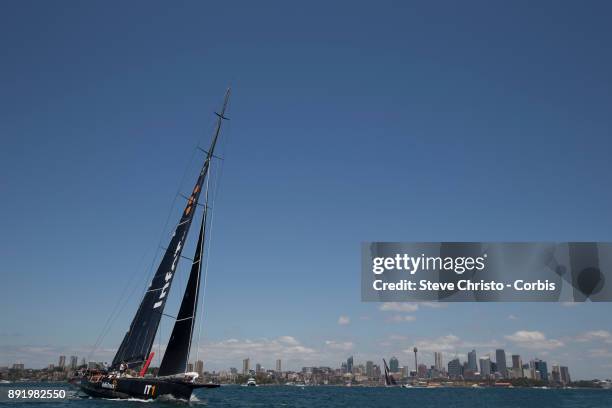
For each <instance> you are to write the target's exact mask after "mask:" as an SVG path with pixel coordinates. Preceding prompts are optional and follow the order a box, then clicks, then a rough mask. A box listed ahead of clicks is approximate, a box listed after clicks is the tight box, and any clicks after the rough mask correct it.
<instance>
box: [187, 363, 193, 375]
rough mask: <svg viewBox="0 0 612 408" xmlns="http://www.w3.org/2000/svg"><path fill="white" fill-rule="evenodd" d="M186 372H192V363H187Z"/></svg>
mask: <svg viewBox="0 0 612 408" xmlns="http://www.w3.org/2000/svg"><path fill="white" fill-rule="evenodd" d="M187 372H188V373H192V372H193V363H187Z"/></svg>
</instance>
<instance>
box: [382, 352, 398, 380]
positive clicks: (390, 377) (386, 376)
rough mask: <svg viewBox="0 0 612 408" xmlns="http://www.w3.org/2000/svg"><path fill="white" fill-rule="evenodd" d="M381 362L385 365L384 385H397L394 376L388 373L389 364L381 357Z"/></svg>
mask: <svg viewBox="0 0 612 408" xmlns="http://www.w3.org/2000/svg"><path fill="white" fill-rule="evenodd" d="M383 364H384V366H385V385H386V386H387V387H389V386H393V385H397V382H396V381H395V378H393V376H392V375H391V374H389V366H388V365H387V361H385V359H384V358H383Z"/></svg>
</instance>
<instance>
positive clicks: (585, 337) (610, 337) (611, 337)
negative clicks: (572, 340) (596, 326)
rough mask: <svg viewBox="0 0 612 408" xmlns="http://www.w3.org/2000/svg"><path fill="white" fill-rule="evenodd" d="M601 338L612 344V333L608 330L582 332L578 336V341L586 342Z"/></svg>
mask: <svg viewBox="0 0 612 408" xmlns="http://www.w3.org/2000/svg"><path fill="white" fill-rule="evenodd" d="M594 340H600V341H603V342H604V343H609V344H612V333H610V332H609V331H607V330H592V331H588V332H586V333H583V334H581V335H580V336H578V337H577V338H576V341H580V342H586V341H594Z"/></svg>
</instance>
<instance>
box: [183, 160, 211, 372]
mask: <svg viewBox="0 0 612 408" xmlns="http://www.w3.org/2000/svg"><path fill="white" fill-rule="evenodd" d="M212 171H213V169H212V167H209V169H208V175H207V177H206V201H205V202H206V207H204V214H203V215H202V217H204V218H203V220H202V223H203V231H204V235H203V236H202V239H203V242H202V243H201V245H200V248H199V250H200V256H199V258H198V260H197V262H198V280H197V284H196V294H198V295H197V296H196V297H195V299H194V301H195V305H194V309H193V310H194V312H195V311H196V310H197V307H198V301H199V300H200V299H199V297H200V296H199V293H200V278H201V275H202V257H203V256H206V257H207V258H208V255H207V254H205V253H204V250H205V249H206V235H207V233H208V231H207V228H206V222H207V218H208V208H209V207H208V194H209V193H210V177H211V175H212ZM209 242H210V241H209ZM200 313H202V314H203V313H204V305H202V307H200ZM192 317H193V316H192ZM196 321H197V319H192V320H191V331H190V333H189V350H188V352H187V362H188V361H189V354H191V342H192V339H193V329H194V326H195V324H196ZM200 330H201V326H200V328H199V329H198V343H197V344H196V359H195V361H196V362H197V361H198V349H199V347H200ZM185 372H187V367H185Z"/></svg>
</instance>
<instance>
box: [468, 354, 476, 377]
mask: <svg viewBox="0 0 612 408" xmlns="http://www.w3.org/2000/svg"><path fill="white" fill-rule="evenodd" d="M477 361H478V360H476V350H472V351H470V352H469V353H468V368H469V369H470V370H472V371H474V372H476V371H478V362H477Z"/></svg>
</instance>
